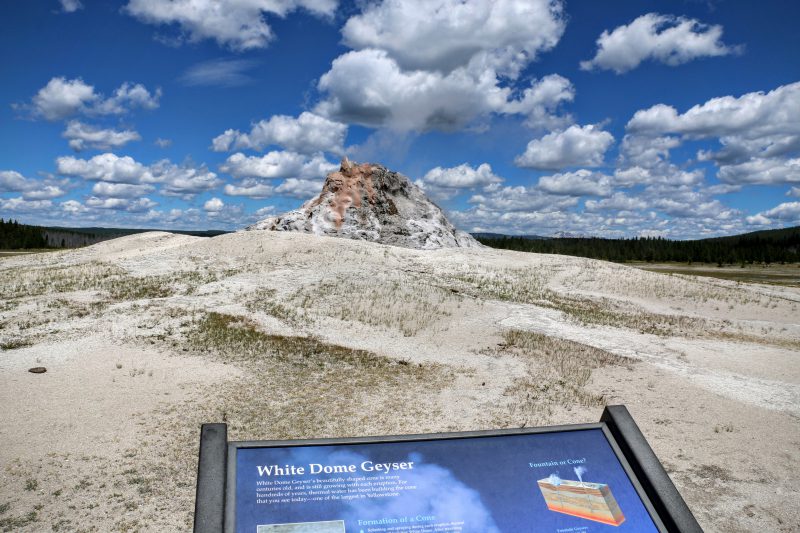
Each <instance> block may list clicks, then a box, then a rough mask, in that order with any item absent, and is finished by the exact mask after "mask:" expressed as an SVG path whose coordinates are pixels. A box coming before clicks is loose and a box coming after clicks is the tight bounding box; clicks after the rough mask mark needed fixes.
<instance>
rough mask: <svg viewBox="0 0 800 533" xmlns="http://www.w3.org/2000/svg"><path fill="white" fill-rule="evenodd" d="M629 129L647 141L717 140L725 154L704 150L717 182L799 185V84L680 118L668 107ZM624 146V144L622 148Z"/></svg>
mask: <svg viewBox="0 0 800 533" xmlns="http://www.w3.org/2000/svg"><path fill="white" fill-rule="evenodd" d="M626 128H627V129H628V131H629V132H631V134H630V135H632V136H634V137H641V139H642V143H643V144H647V142H648V138H654V137H658V136H663V135H668V134H674V135H680V136H681V138H682V139H699V140H703V139H717V140H719V142H720V145H721V149H720V150H717V151H713V150H700V151H699V152H698V159H699V160H701V161H714V162H715V163H716V164H717V165H718V166H719V172H718V177H719V178H720V179H721V180H722V181H725V182H726V183H730V184H746V183H759V184H776V183H793V182H798V179H800V178H799V177H798V161H800V82H796V83H792V84H788V85H783V86H780V87H778V88H776V89H774V90H772V91H770V92H767V93H764V92H753V93H747V94H744V95H742V96H739V97H734V96H723V97H719V98H712V99H710V100H708V101H707V102H705V103H703V104H698V105H695V106H693V107H692V108H690V109H689V110H687V111H686V112H685V113H679V112H678V110H677V109H675V108H674V107H672V106H668V105H665V104H657V105H655V106H652V107H650V108H648V109H643V110H640V111H637V112H636V113H635V114H634V116H633V118H631V120H630V121H629V122H628V124H627V126H626ZM623 144H624V143H623Z"/></svg>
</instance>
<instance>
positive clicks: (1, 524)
mask: <svg viewBox="0 0 800 533" xmlns="http://www.w3.org/2000/svg"><path fill="white" fill-rule="evenodd" d="M38 520H39V513H37V512H36V511H31V512H29V513H28V514H26V515H24V516H9V517H6V518H0V528H2V530H3V531H4V532H5V531H14V530H15V529H21V528H23V527H27V526H29V525H31V524H33V523H34V522H36V521H38Z"/></svg>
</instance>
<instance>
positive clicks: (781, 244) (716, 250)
mask: <svg viewBox="0 0 800 533" xmlns="http://www.w3.org/2000/svg"><path fill="white" fill-rule="evenodd" d="M477 238H478V240H479V241H480V242H481V243H483V244H485V245H486V246H491V247H492V248H503V249H506V250H517V251H522V252H535V253H545V254H563V255H573V256H578V257H588V258H592V259H603V260H606V261H616V262H626V261H644V262H655V263H667V262H680V263H716V264H717V265H720V266H722V265H735V264H771V263H796V262H800V226H797V227H794V228H786V229H779V230H767V231H759V232H755V233H747V234H744V235H736V236H732V237H718V238H713V239H702V240H694V241H678V240H670V239H665V238H663V237H636V238H631V239H601V238H577V239H576V238H570V239H565V238H561V239H532V238H529V237H512V236H498V237H494V236H492V237H486V236H478V237H477Z"/></svg>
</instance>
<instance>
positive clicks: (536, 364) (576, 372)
mask: <svg viewBox="0 0 800 533" xmlns="http://www.w3.org/2000/svg"><path fill="white" fill-rule="evenodd" d="M504 340H505V344H503V345H501V346H500V347H499V349H500V350H503V351H506V352H511V353H512V354H514V355H516V356H517V357H519V358H521V359H522V360H523V362H524V364H525V365H526V367H527V375H526V376H525V377H524V378H520V379H517V380H516V381H515V383H514V385H512V386H511V387H510V388H509V389H508V390H507V391H506V396H509V397H510V408H509V410H508V417H509V421H508V422H507V423H508V424H509V425H520V426H531V425H539V424H546V423H549V419H550V417H551V416H552V415H553V413H554V411H555V409H564V408H566V409H572V408H573V407H596V406H602V405H605V404H606V401H607V399H606V397H605V396H603V395H598V394H594V393H592V392H590V391H588V390H587V389H586V386H587V385H588V384H589V383H590V381H591V377H592V370H594V369H596V368H601V367H604V366H608V365H626V366H627V365H630V364H633V362H632V361H631V360H630V359H627V358H625V357H621V356H618V355H615V354H613V353H610V352H607V351H605V350H600V349H598V348H594V347H592V346H587V345H585V344H580V343H577V342H573V341H568V340H564V339H558V338H555V337H548V336H547V335H542V334H539V333H531V332H527V331H519V330H509V331H507V332H506V333H505V334H504Z"/></svg>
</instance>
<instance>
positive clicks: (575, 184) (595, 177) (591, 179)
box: [539, 169, 612, 196]
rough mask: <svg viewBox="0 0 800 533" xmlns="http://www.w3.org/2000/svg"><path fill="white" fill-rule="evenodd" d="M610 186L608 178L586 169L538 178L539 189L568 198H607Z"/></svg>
mask: <svg viewBox="0 0 800 533" xmlns="http://www.w3.org/2000/svg"><path fill="white" fill-rule="evenodd" d="M611 185H612V183H611V178H610V177H608V176H606V175H605V174H601V173H599V172H592V171H590V170H586V169H580V170H577V171H575V172H564V173H563V174H554V175H552V176H543V177H541V178H539V189H541V190H543V191H545V192H548V193H550V194H563V195H569V196H608V195H610V194H611V189H612V186H611Z"/></svg>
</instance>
